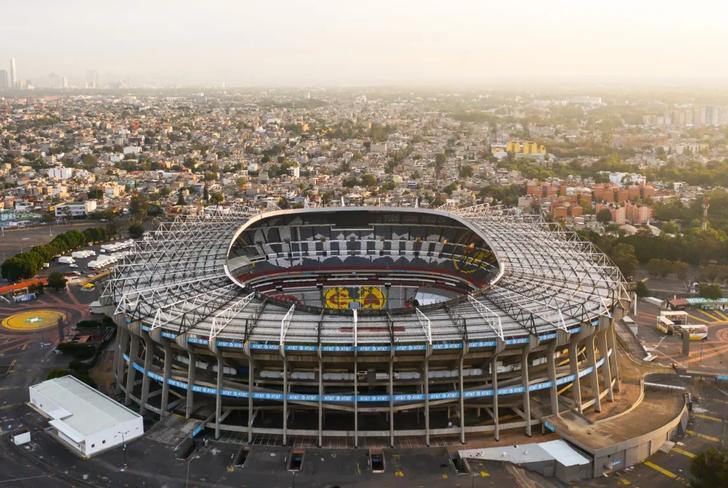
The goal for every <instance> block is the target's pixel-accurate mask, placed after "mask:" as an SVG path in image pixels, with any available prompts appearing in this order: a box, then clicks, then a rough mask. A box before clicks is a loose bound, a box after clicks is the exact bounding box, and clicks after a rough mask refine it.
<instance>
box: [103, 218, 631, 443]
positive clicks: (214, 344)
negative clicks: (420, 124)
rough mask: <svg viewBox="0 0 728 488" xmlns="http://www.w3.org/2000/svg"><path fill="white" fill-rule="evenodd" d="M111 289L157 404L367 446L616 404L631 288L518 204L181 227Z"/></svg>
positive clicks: (307, 438) (245, 428)
mask: <svg viewBox="0 0 728 488" xmlns="http://www.w3.org/2000/svg"><path fill="white" fill-rule="evenodd" d="M101 303H102V305H103V306H104V307H105V309H106V310H107V311H108V313H109V314H110V315H112V314H113V316H114V318H115V321H116V323H117V324H118V334H117V342H116V355H115V362H114V374H115V379H116V384H117V387H118V389H119V393H120V394H123V395H124V397H125V399H126V402H127V404H132V403H133V404H136V405H138V407H139V409H140V412H141V413H145V412H154V413H156V414H158V415H160V416H161V417H166V416H167V415H168V414H170V413H172V412H175V413H177V414H180V415H183V416H185V417H187V418H188V419H190V421H189V422H190V423H191V424H193V425H195V432H199V431H201V430H202V429H210V430H211V432H212V431H214V434H215V436H216V437H219V436H220V435H222V434H231V435H235V436H239V437H240V438H241V439H242V440H245V439H247V441H248V442H256V441H257V440H261V439H266V442H273V443H278V444H282V445H289V444H291V443H294V442H300V443H304V444H305V443H310V444H312V445H319V446H321V445H338V446H351V447H355V446H362V445H375V443H379V444H380V445H381V444H382V443H384V444H389V445H392V446H395V445H403V443H405V442H407V443H415V444H416V443H420V444H424V445H430V444H431V442H454V441H458V440H459V441H460V442H466V441H468V440H470V439H474V438H477V437H483V436H490V437H495V438H496V439H499V438H500V436H501V433H502V431H505V430H509V429H510V430H513V429H515V431H517V432H518V433H519V434H522V433H524V432H525V433H526V434H527V435H531V433H532V432H534V429H535V428H538V427H539V426H540V425H541V424H542V422H543V419H544V418H545V417H547V416H549V415H552V414H555V413H557V412H559V411H560V410H561V411H563V410H566V409H571V410H576V411H579V412H581V411H583V410H584V409H587V408H594V409H596V410H600V409H601V406H602V403H603V402H607V401H614V396H615V394H616V393H617V392H618V391H619V387H620V380H619V369H618V363H617V351H616V345H615V333H614V321H615V320H619V318H621V316H622V315H623V313H624V311H625V309H627V308H628V307H629V295H628V293H627V291H626V289H625V287H624V284H623V278H622V276H621V274H620V272H619V270H618V269H617V268H616V267H615V266H614V265H613V264H611V262H610V261H609V260H608V258H606V256H605V255H604V254H603V253H601V252H600V251H599V250H598V249H596V248H595V247H594V246H592V245H591V244H590V243H588V242H584V241H582V240H580V239H579V238H578V237H577V236H576V235H575V234H573V233H570V232H566V231H564V230H563V229H561V228H560V227H559V226H557V225H554V224H549V223H546V222H544V221H543V220H542V219H541V218H540V217H537V216H532V215H525V214H522V213H521V212H519V211H518V210H506V209H501V208H499V207H488V206H475V207H468V208H459V209H455V208H449V209H448V208H441V209H423V208H386V207H339V208H333V207H321V208H303V209H293V210H277V211H272V212H267V213H256V211H247V210H240V209H238V210H218V211H212V212H209V211H207V212H205V213H204V214H202V215H199V216H195V217H186V218H181V217H180V218H177V219H176V220H175V221H173V222H170V223H163V224H161V225H160V227H159V228H158V229H157V230H155V231H153V232H150V233H148V234H147V235H146V236H145V239H143V240H140V241H138V242H137V243H136V244H135V247H134V248H133V250H132V252H131V253H130V254H129V256H127V257H125V259H124V261H123V262H122V263H120V264H119V265H117V267H116V268H115V270H114V272H113V274H112V276H111V277H110V279H109V280H108V282H107V285H106V289H105V291H104V293H103V295H102V302H101ZM408 445H411V444H408Z"/></svg>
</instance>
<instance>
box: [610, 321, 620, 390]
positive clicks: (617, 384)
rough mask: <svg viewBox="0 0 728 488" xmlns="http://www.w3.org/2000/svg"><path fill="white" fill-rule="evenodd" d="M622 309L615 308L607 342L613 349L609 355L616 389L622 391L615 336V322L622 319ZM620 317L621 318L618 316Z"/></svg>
mask: <svg viewBox="0 0 728 488" xmlns="http://www.w3.org/2000/svg"><path fill="white" fill-rule="evenodd" d="M620 310H621V309H619V308H615V309H614V317H612V320H611V323H610V324H609V328H608V330H607V344H608V345H609V348H610V349H611V350H612V355H611V356H609V359H610V360H611V361H610V368H609V369H610V371H611V373H612V379H613V380H615V381H614V391H617V392H618V391H620V377H619V361H618V360H617V341H616V338H615V334H616V332H615V331H614V327H615V322H616V321H617V320H621V318H622V313H621V312H620ZM617 317H619V318H617Z"/></svg>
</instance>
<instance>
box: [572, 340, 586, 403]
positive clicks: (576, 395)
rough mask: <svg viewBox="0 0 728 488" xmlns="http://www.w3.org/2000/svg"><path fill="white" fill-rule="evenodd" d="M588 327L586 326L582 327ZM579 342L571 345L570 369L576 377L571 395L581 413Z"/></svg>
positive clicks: (576, 341) (575, 341)
mask: <svg viewBox="0 0 728 488" xmlns="http://www.w3.org/2000/svg"><path fill="white" fill-rule="evenodd" d="M582 327H586V326H582ZM578 352H579V340H578V339H573V340H572V341H571V342H570V343H569V367H570V368H571V374H572V375H574V381H573V382H572V383H571V395H572V398H573V399H574V404H575V406H576V410H577V411H578V412H579V413H581V412H582V408H581V380H580V378H579V361H578Z"/></svg>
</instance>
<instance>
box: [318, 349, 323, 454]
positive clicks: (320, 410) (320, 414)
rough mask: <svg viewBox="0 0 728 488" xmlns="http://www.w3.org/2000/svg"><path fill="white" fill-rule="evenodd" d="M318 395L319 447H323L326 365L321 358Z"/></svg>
mask: <svg viewBox="0 0 728 488" xmlns="http://www.w3.org/2000/svg"><path fill="white" fill-rule="evenodd" d="M318 394H319V401H318V446H319V447H321V446H322V444H323V428H324V422H323V417H324V416H323V407H324V405H323V402H324V365H323V362H322V361H321V358H319V366H318Z"/></svg>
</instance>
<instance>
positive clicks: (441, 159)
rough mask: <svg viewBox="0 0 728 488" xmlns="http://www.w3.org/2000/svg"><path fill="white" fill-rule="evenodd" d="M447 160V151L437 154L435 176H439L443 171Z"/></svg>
mask: <svg viewBox="0 0 728 488" xmlns="http://www.w3.org/2000/svg"><path fill="white" fill-rule="evenodd" d="M445 161H447V156H445V153H440V154H438V155H437V156H435V176H436V177H439V176H440V172H441V171H442V168H443V167H444V166H445Z"/></svg>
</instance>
